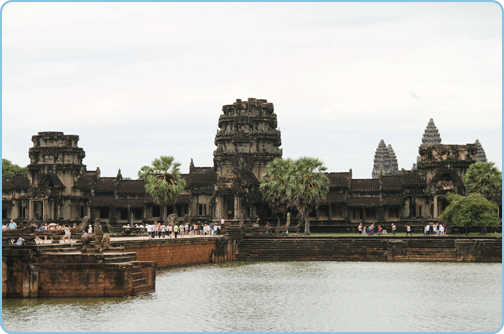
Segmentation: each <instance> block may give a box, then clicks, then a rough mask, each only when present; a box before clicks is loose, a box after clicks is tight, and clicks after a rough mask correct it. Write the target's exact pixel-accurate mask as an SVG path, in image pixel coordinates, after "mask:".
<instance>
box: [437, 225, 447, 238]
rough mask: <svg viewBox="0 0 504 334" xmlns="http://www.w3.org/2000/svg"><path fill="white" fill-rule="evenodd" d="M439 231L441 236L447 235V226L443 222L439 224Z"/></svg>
mask: <svg viewBox="0 0 504 334" xmlns="http://www.w3.org/2000/svg"><path fill="white" fill-rule="evenodd" d="M438 233H439V234H438V235H440V236H443V235H445V227H444V226H443V225H442V224H439V228H438Z"/></svg>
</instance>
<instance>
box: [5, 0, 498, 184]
mask: <svg viewBox="0 0 504 334" xmlns="http://www.w3.org/2000/svg"><path fill="white" fill-rule="evenodd" d="M501 50H502V11H501V8H500V7H499V6H498V5H497V4H495V3H298V2H294V3H286V2H282V3H226V2H220V3H8V4H6V5H5V7H4V8H3V11H2V74H3V76H2V93H3V94H2V157H3V158H6V159H9V160H11V161H12V162H13V163H16V164H18V165H21V166H26V165H27V164H28V163H29V159H28V149H29V148H30V147H31V146H32V142H31V137H32V136H33V135H35V134H37V133H38V132H42V131H60V132H64V133H65V134H74V135H79V136H80V141H79V146H80V147H82V148H83V149H84V150H85V152H86V157H85V158H84V164H85V165H87V169H88V170H94V169H96V167H100V170H101V175H102V176H115V175H116V174H117V170H118V169H121V171H122V174H123V176H124V177H131V178H136V177H137V171H138V170H139V169H140V167H141V166H143V165H146V164H150V162H151V161H152V160H153V159H154V158H156V157H159V156H161V155H172V156H174V157H175V159H176V160H177V161H179V162H181V163H182V167H181V169H182V172H184V173H186V172H188V168H189V163H190V160H191V158H193V159H194V163H195V165H196V166H213V150H214V149H215V148H216V147H215V145H214V138H215V134H216V132H217V129H218V125H217V122H218V118H219V115H220V114H221V113H222V106H223V105H226V104H232V103H233V102H234V101H235V100H236V99H242V100H246V99H247V98H249V97H255V98H259V99H267V100H268V101H269V102H272V103H273V104H274V107H275V112H276V113H277V115H278V125H279V128H280V130H281V134H282V146H281V147H282V148H283V153H284V157H290V158H298V157H301V156H310V157H317V158H319V159H320V160H322V161H323V162H324V164H325V165H326V167H327V168H328V170H329V171H332V172H346V171H348V170H349V169H352V171H353V177H354V178H371V172H372V167H373V158H374V154H375V151H376V148H377V147H378V144H379V142H380V140H381V139H383V140H384V141H385V143H386V144H387V145H388V144H391V145H392V147H393V149H394V151H395V153H396V156H397V159H398V163H399V168H404V169H411V166H412V164H413V163H414V162H415V161H416V158H417V155H418V146H419V145H420V143H421V139H422V136H423V133H424V131H425V128H426V126H427V123H428V121H429V119H430V118H433V119H434V122H435V124H436V126H437V128H438V129H439V132H440V134H441V138H442V143H444V144H466V143H474V142H475V140H476V139H479V140H480V142H481V143H482V145H483V147H484V149H485V151H486V154H487V158H488V160H489V161H493V162H495V163H496V165H497V167H498V168H499V169H500V170H502V166H501V161H502V52H501Z"/></svg>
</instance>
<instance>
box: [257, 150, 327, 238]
mask: <svg viewBox="0 0 504 334" xmlns="http://www.w3.org/2000/svg"><path fill="white" fill-rule="evenodd" d="M326 169H327V168H326V167H324V165H323V164H322V162H320V161H319V160H318V159H314V158H307V157H303V158H299V159H298V160H296V161H293V160H291V159H286V160H283V159H281V158H277V159H275V160H273V161H271V162H270V163H269V164H268V166H267V169H266V173H264V174H263V176H262V181H261V184H260V190H261V192H262V193H263V195H264V198H265V199H266V201H268V202H269V203H270V204H272V206H274V207H275V208H276V209H277V210H285V209H287V208H289V207H294V208H296V209H297V210H298V212H299V214H300V216H301V218H302V219H304V221H305V235H309V234H310V223H309V221H308V219H306V217H305V216H306V215H307V214H308V213H309V211H310V210H311V209H313V208H315V207H316V206H318V205H319V204H320V203H321V202H322V201H323V200H324V198H325V197H326V195H327V193H328V192H329V178H328V177H327V176H326V175H325V174H324V173H323V172H324V171H325V170H326Z"/></svg>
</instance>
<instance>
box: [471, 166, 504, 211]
mask: <svg viewBox="0 0 504 334" xmlns="http://www.w3.org/2000/svg"><path fill="white" fill-rule="evenodd" d="M464 185H465V187H466V189H467V192H468V193H479V194H481V195H483V196H485V198H487V199H489V200H491V201H492V200H495V199H496V198H497V197H498V196H499V195H500V194H501V192H502V172H501V171H499V170H498V169H497V168H496V167H494V163H493V162H482V161H478V162H475V163H473V164H471V166H469V169H468V170H467V172H466V173H465V176H464Z"/></svg>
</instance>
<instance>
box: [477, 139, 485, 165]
mask: <svg viewBox="0 0 504 334" xmlns="http://www.w3.org/2000/svg"><path fill="white" fill-rule="evenodd" d="M476 147H477V148H478V152H477V153H476V157H475V158H474V160H476V161H482V162H487V158H486V154H485V150H484V149H483V146H482V145H481V143H480V142H479V140H478V139H476Z"/></svg>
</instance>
